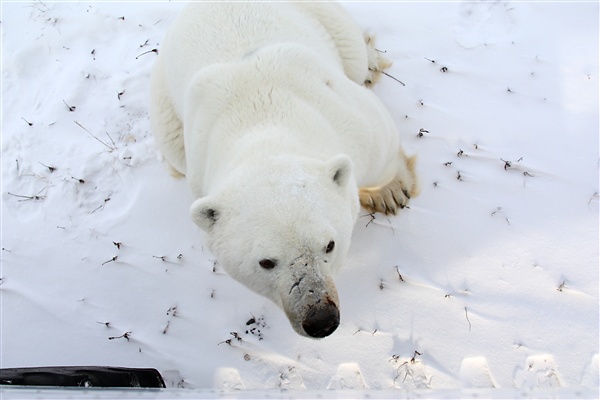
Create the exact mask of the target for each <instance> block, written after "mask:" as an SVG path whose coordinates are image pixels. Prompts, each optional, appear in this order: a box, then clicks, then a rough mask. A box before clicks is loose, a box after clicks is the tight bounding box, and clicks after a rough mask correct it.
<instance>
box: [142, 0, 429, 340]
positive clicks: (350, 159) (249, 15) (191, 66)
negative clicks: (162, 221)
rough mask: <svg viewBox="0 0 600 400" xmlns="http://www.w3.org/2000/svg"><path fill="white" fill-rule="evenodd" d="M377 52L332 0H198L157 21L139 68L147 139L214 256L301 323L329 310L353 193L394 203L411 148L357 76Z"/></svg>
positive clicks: (352, 215)
mask: <svg viewBox="0 0 600 400" xmlns="http://www.w3.org/2000/svg"><path fill="white" fill-rule="evenodd" d="M388 65H389V62H388V61H387V60H385V59H384V58H383V57H382V56H381V54H380V53H379V52H377V51H376V50H375V48H374V47H373V41H372V40H371V38H370V37H369V36H365V35H364V34H363V32H362V30H361V29H360V28H359V27H358V25H357V24H356V23H355V22H354V21H353V20H352V19H351V17H350V16H349V15H348V14H347V13H346V12H345V11H344V10H343V8H342V7H341V6H339V5H338V4H336V3H331V2H327V3H311V2H289V3H279V2H277V3H267V2H264V3H263V2H260V3H257V2H225V1H222V2H210V3H208V2H206V3H205V2H202V3H192V4H190V5H188V6H187V8H185V9H184V11H183V12H182V13H181V14H180V16H178V18H177V19H176V20H175V22H174V23H173V25H172V26H171V27H170V28H169V30H168V31H167V34H166V36H165V39H164V41H163V43H162V44H161V47H160V52H159V55H158V58H157V60H156V64H155V65H154V68H153V71H152V77H151V96H150V97H151V100H150V103H151V104H150V115H151V123H152V129H153V132H154V136H155V140H156V144H157V147H158V149H159V151H160V152H161V153H162V154H163V157H164V159H165V160H166V162H167V164H168V165H170V167H171V169H172V171H173V172H174V174H176V175H182V176H183V175H184V176H186V179H187V182H188V185H189V188H190V191H191V193H192V195H193V196H194V198H195V199H196V200H195V201H194V202H193V204H192V205H191V218H192V220H193V221H194V222H195V223H196V224H198V225H199V226H200V227H201V228H202V229H203V230H204V231H205V232H206V242H207V245H208V246H209V248H210V249H211V251H212V252H213V253H214V255H215V256H216V258H217V260H218V262H219V263H220V265H222V266H223V268H224V269H225V270H226V271H227V272H228V274H229V275H231V276H232V277H233V278H234V279H236V280H238V281H239V282H241V283H242V284H244V285H245V286H247V287H249V288H250V289H252V290H254V291H255V292H257V293H259V294H262V295H264V296H266V297H267V298H269V299H271V300H272V301H273V302H274V303H275V304H277V305H278V306H280V307H281V308H282V309H283V310H284V312H285V313H286V315H287V317H288V319H289V321H290V323H291V325H292V327H293V329H294V330H295V331H296V332H297V333H299V334H300V335H304V336H308V337H313V338H323V337H326V336H328V335H330V334H331V333H332V332H333V331H335V329H336V328H337V327H338V325H339V323H340V312H339V299H338V294H337V291H336V288H335V284H334V282H333V273H334V272H335V271H337V270H338V269H339V268H340V266H341V265H342V264H343V263H344V257H345V255H346V253H347V251H348V248H349V246H350V237H351V234H352V229H353V226H354V224H355V222H356V219H357V217H358V213H359V208H360V205H362V206H363V207H364V208H366V209H367V210H368V211H369V212H382V213H386V214H390V213H391V214H395V213H396V211H397V210H398V209H400V208H404V206H405V205H406V203H407V201H408V199H409V198H410V197H412V196H414V195H416V194H417V180H416V176H415V171H414V157H411V158H409V157H407V156H406V155H405V154H404V152H403V150H402V148H401V147H400V144H399V138H398V132H397V129H396V127H395V125H394V122H393V120H392V118H391V117H390V115H389V114H388V112H387V111H386V109H385V107H384V106H383V104H382V103H381V102H380V101H379V100H378V99H377V97H375V95H374V94H373V93H372V92H371V91H370V90H369V89H367V88H366V87H365V86H367V85H369V84H371V83H373V82H374V81H375V80H376V79H377V77H378V75H379V73H380V71H381V69H382V68H385V67H387V66H388Z"/></svg>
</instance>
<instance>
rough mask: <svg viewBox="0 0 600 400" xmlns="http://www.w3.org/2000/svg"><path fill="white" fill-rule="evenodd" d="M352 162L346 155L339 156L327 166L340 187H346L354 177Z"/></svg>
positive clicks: (328, 171) (330, 174)
mask: <svg viewBox="0 0 600 400" xmlns="http://www.w3.org/2000/svg"><path fill="white" fill-rule="evenodd" d="M352 167H353V164H352V160H351V159H350V157H348V156H347V155H345V154H339V155H337V156H335V157H333V158H332V159H330V160H329V161H327V164H326V168H327V169H326V171H327V173H328V174H329V176H330V177H331V179H332V180H333V182H335V183H336V184H337V185H338V186H340V187H343V186H346V184H347V183H348V180H350V177H351V176H352Z"/></svg>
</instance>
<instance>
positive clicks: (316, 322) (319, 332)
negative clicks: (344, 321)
mask: <svg viewBox="0 0 600 400" xmlns="http://www.w3.org/2000/svg"><path fill="white" fill-rule="evenodd" d="M339 324H340V311H339V310H338V308H337V307H336V305H335V304H334V303H333V302H332V301H328V302H327V303H325V304H324V305H320V304H319V305H315V306H313V307H311V308H310V309H309V311H308V313H307V314H306V317H304V321H303V322H302V328H304V331H305V332H306V333H307V334H308V336H311V337H314V338H324V337H326V336H329V335H331V334H332V333H333V332H334V331H335V330H336V329H337V327H338V325H339Z"/></svg>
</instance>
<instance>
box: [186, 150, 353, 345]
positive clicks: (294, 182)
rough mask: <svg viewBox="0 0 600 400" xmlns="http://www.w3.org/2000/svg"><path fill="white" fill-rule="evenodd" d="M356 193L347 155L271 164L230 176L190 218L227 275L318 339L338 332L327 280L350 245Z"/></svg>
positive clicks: (336, 304) (336, 310)
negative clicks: (328, 158)
mask: <svg viewBox="0 0 600 400" xmlns="http://www.w3.org/2000/svg"><path fill="white" fill-rule="evenodd" d="M357 193H358V192H357V187H356V182H355V179H354V176H353V172H352V162H351V160H350V158H349V157H347V156H345V155H338V156H336V157H333V158H332V159H330V160H328V161H325V162H323V161H315V160H311V159H306V158H301V157H295V156H292V157H290V156H285V157H283V156H276V157H270V158H268V159H266V160H262V161H261V162H260V163H258V165H252V166H248V165H243V166H241V167H238V168H236V169H235V170H234V171H233V172H232V173H231V174H229V176H228V177H227V178H226V179H225V180H224V182H223V183H222V184H221V185H220V186H219V188H218V189H217V190H215V192H214V194H211V195H209V196H206V197H202V198H200V199H198V200H196V201H195V202H194V203H193V205H192V207H191V216H192V219H193V221H194V222H195V223H196V224H198V225H199V226H200V227H201V228H202V229H204V230H205V231H206V233H207V237H206V239H207V244H208V246H209V247H210V249H211V251H212V252H213V253H214V254H215V256H216V257H217V260H218V261H219V263H220V264H221V265H222V266H223V268H224V269H225V270H226V271H227V272H228V274H229V275H231V276H232V277H233V278H234V279H236V280H238V281H239V282H241V283H242V284H244V285H246V286H247V287H249V288H250V289H252V290H254V291H255V292H257V293H260V294H262V295H264V296H266V297H267V298H269V299H271V300H272V301H273V302H274V303H275V304H277V305H279V306H280V307H281V308H282V309H283V310H284V312H285V313H286V315H287V317H288V319H289V320H290V323H291V325H292V327H293V328H294V330H295V331H296V332H298V333H299V334H301V335H304V336H309V337H314V338H322V337H325V336H328V335H330V334H331V333H332V332H333V331H334V330H335V329H336V328H337V326H338V325H339V320H340V314H339V301H338V295H337V290H336V288H335V285H334V282H333V275H332V274H333V272H335V271H336V270H337V269H338V268H339V267H340V266H341V265H342V263H343V262H344V258H345V255H346V253H347V251H348V247H349V245H350V238H351V235H352V229H353V226H354V223H355V222H356V218H357V214H358V209H359V203H358V195H357Z"/></svg>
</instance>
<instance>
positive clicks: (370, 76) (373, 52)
mask: <svg viewBox="0 0 600 400" xmlns="http://www.w3.org/2000/svg"><path fill="white" fill-rule="evenodd" d="M365 44H366V46H367V57H368V60H369V71H368V72H367V76H366V78H365V86H367V87H370V86H373V85H374V84H376V83H377V82H378V81H379V78H381V73H382V71H383V70H384V69H386V68H388V67H390V66H391V65H392V62H391V61H390V60H388V59H387V58H385V57H384V56H383V53H382V52H381V51H379V50H377V49H376V48H375V37H374V36H373V35H370V34H367V33H365Z"/></svg>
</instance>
